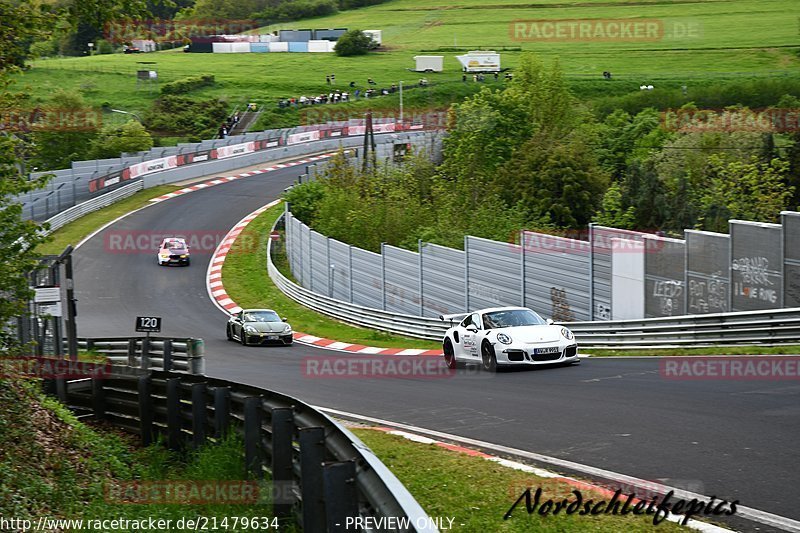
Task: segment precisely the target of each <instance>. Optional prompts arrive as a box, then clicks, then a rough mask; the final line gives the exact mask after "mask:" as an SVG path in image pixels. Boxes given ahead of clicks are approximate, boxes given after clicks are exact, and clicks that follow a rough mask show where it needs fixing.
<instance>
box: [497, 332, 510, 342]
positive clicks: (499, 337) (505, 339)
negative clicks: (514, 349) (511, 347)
mask: <svg viewBox="0 0 800 533" xmlns="http://www.w3.org/2000/svg"><path fill="white" fill-rule="evenodd" d="M497 342H501V343H503V344H511V337H509V336H508V335H506V334H505V333H498V334H497Z"/></svg>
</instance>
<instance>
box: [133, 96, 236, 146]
mask: <svg viewBox="0 0 800 533" xmlns="http://www.w3.org/2000/svg"><path fill="white" fill-rule="evenodd" d="M227 118H228V105H227V104H226V103H225V102H223V101H222V100H218V99H216V98H210V99H207V100H197V99H193V98H189V97H186V96H172V95H168V96H162V97H161V98H158V99H157V100H156V101H155V102H153V105H152V107H151V108H150V109H148V110H147V111H146V112H145V113H144V116H143V117H142V119H143V121H144V124H145V126H146V127H147V129H148V130H149V131H152V132H159V133H166V134H170V135H190V136H196V137H198V138H205V139H209V138H212V137H214V136H215V135H216V134H217V130H218V129H219V125H220V124H221V123H222V122H224V121H225V120H226V119H227Z"/></svg>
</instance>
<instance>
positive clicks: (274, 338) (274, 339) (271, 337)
mask: <svg viewBox="0 0 800 533" xmlns="http://www.w3.org/2000/svg"><path fill="white" fill-rule="evenodd" d="M267 340H268V341H276V340H278V336H277V335H267Z"/></svg>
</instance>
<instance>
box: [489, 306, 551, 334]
mask: <svg viewBox="0 0 800 533" xmlns="http://www.w3.org/2000/svg"><path fill="white" fill-rule="evenodd" d="M483 320H484V323H485V324H486V327H487V329H488V328H513V327H516V326H541V325H545V324H547V322H545V320H544V319H543V318H542V317H540V316H539V315H538V314H536V313H535V312H534V311H531V310H530V309H510V310H508V311H492V312H491V313H486V314H485V315H483Z"/></svg>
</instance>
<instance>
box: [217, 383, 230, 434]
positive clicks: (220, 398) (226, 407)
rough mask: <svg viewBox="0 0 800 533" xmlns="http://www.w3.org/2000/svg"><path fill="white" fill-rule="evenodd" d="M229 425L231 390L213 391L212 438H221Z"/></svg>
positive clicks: (219, 388)
mask: <svg viewBox="0 0 800 533" xmlns="http://www.w3.org/2000/svg"><path fill="white" fill-rule="evenodd" d="M230 424H231V388H230V387H217V388H215V389H214V436H215V437H217V438H223V437H225V436H226V435H227V434H228V428H229V427H230Z"/></svg>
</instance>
